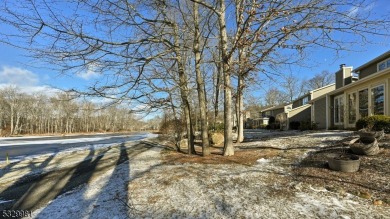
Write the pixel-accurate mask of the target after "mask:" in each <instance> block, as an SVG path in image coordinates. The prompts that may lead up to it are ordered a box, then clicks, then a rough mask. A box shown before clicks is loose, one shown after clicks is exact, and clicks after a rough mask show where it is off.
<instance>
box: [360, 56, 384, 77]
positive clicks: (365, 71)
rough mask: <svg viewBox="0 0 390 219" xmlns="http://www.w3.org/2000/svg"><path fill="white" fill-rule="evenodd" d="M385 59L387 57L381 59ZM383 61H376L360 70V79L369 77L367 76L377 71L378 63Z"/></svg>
mask: <svg viewBox="0 0 390 219" xmlns="http://www.w3.org/2000/svg"><path fill="white" fill-rule="evenodd" d="M385 59H386V58H384V59H382V60H381V61H383V60H385ZM381 61H378V62H375V63H373V64H371V65H369V66H367V67H366V68H364V69H362V70H360V73H359V79H362V78H365V77H367V76H369V75H372V74H374V73H376V72H377V70H378V67H377V65H378V63H379V62H381Z"/></svg>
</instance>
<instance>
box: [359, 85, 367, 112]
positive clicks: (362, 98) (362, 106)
mask: <svg viewBox="0 0 390 219" xmlns="http://www.w3.org/2000/svg"><path fill="white" fill-rule="evenodd" d="M367 116H368V89H364V90H361V91H359V118H363V117H367Z"/></svg>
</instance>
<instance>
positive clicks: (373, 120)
mask: <svg viewBox="0 0 390 219" xmlns="http://www.w3.org/2000/svg"><path fill="white" fill-rule="evenodd" d="M367 127H368V128H371V129H372V130H373V131H380V130H384V131H385V132H386V133H390V116H384V115H375V116H368V117H364V118H361V119H359V120H358V121H357V122H356V129H357V130H359V129H362V128H367Z"/></svg>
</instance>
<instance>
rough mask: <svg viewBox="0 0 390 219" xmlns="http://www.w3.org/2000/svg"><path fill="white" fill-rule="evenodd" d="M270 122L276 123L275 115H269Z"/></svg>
mask: <svg viewBox="0 0 390 219" xmlns="http://www.w3.org/2000/svg"><path fill="white" fill-rule="evenodd" d="M268 123H269V124H274V123H275V117H273V116H270V117H269V121H268Z"/></svg>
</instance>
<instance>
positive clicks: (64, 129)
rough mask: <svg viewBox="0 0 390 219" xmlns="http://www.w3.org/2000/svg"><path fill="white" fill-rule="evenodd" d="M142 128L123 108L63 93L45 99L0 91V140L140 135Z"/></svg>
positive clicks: (4, 89) (15, 92) (18, 92)
mask: <svg viewBox="0 0 390 219" xmlns="http://www.w3.org/2000/svg"><path fill="white" fill-rule="evenodd" d="M144 125H145V124H144V123H143V122H141V121H139V120H138V119H137V118H136V117H135V116H134V115H133V114H132V113H130V110H129V109H126V108H125V107H123V106H119V105H112V106H109V107H103V105H102V104H96V103H93V102H91V101H88V100H77V99H75V97H74V94H73V95H72V94H71V93H67V92H62V91H58V92H57V93H56V94H55V95H53V96H48V95H45V94H43V93H29V94H27V93H23V92H21V91H19V90H18V89H17V88H16V87H7V88H3V89H0V136H9V135H18V134H55V133H57V134H61V133H63V134H68V133H80V132H119V131H139V130H140V129H141V128H142V127H143V126H144Z"/></svg>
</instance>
